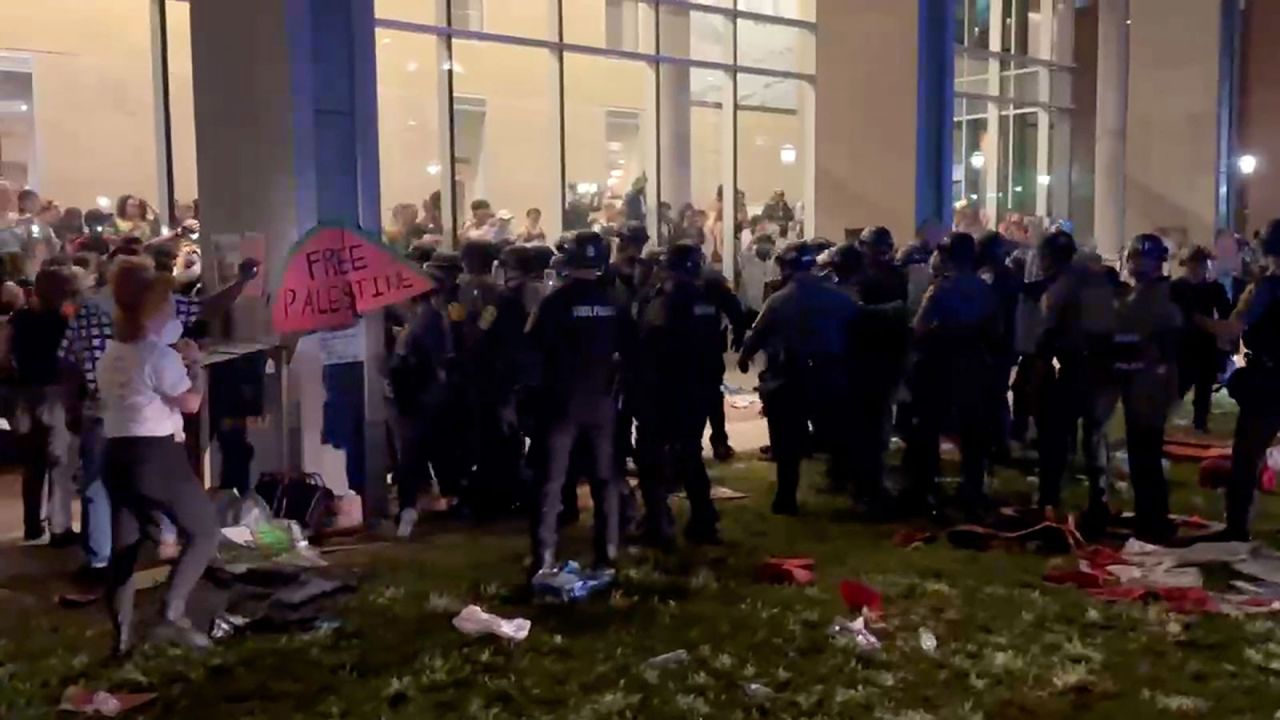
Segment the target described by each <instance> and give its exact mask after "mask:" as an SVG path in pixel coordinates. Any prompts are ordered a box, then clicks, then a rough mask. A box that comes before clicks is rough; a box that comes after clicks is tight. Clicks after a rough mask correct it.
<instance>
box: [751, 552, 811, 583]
mask: <svg viewBox="0 0 1280 720" xmlns="http://www.w3.org/2000/svg"><path fill="white" fill-rule="evenodd" d="M814 567H815V563H814V561H813V558H769V559H768V560H765V561H764V562H762V563H760V566H759V567H758V568H756V580H757V581H758V582H763V583H772V584H774V585H812V584H813V582H814V580H816V579H817V575H815V573H814Z"/></svg>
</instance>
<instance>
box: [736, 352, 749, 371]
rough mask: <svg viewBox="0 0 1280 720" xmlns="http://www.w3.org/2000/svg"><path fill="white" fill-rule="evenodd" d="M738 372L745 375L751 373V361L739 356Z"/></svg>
mask: <svg viewBox="0 0 1280 720" xmlns="http://www.w3.org/2000/svg"><path fill="white" fill-rule="evenodd" d="M738 370H740V371H741V372H743V373H749V372H751V361H750V360H748V359H747V358H746V356H745V355H739V356H738Z"/></svg>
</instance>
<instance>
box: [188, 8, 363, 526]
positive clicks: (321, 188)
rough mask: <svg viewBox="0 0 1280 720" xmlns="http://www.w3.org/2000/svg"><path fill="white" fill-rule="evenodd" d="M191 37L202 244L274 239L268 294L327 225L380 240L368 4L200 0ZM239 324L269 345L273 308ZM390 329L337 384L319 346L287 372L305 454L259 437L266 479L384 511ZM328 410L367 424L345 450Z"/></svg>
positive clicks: (244, 313)
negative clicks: (314, 231) (353, 496)
mask: <svg viewBox="0 0 1280 720" xmlns="http://www.w3.org/2000/svg"><path fill="white" fill-rule="evenodd" d="M246 17H252V18H253V22H251V23H246V22H245V21H244V19H245V18H246ZM191 26H192V65H193V90H194V97H195V125H196V152H197V167H198V173H199V186H200V195H201V197H200V200H201V220H202V223H203V226H204V234H205V235H206V236H209V237H214V236H218V235H226V234H240V233H245V232H261V233H263V234H265V235H266V237H267V252H266V256H267V257H266V260H265V263H266V267H265V271H266V273H267V277H268V288H269V289H270V288H272V287H274V284H275V283H278V281H279V277H278V273H279V272H280V270H281V268H282V267H283V263H284V260H285V257H286V255H287V254H288V251H289V249H290V247H291V246H292V245H293V244H294V242H296V241H297V239H298V238H299V236H300V235H301V234H302V233H303V232H305V231H306V230H307V229H309V228H310V227H312V226H313V225H315V224H316V223H317V222H318V221H330V222H342V223H347V224H350V225H359V226H363V227H364V228H366V229H369V230H373V231H377V230H378V222H379V220H378V215H379V212H378V208H379V202H378V175H379V173H378V152H377V151H378V143H377V117H376V113H377V101H376V87H377V76H376V69H375V64H374V49H373V42H374V40H373V2H372V0H310V1H308V0H193V2H192V3H191ZM236 320H237V331H236V334H237V336H239V337H241V338H243V339H259V340H271V339H272V333H271V330H270V326H269V315H268V314H267V313H266V312H265V305H264V304H261V303H258V304H255V303H252V302H251V301H249V300H247V299H246V300H242V302H241V307H240V308H238V311H237V317H236ZM381 327H382V321H381V316H380V315H374V316H370V317H368V318H366V319H365V322H364V323H363V328H364V331H365V336H364V337H363V338H361V337H359V336H357V338H356V341H355V343H354V344H355V345H357V346H359V345H361V343H363V348H361V350H362V353H360V354H362V355H363V357H364V360H365V361H364V363H346V364H345V366H341V370H340V372H337V373H335V372H334V368H333V367H330V368H329V369H328V370H326V369H325V368H324V367H323V359H324V358H323V354H322V353H320V352H319V349H318V345H319V343H318V342H309V341H310V340H313V339H314V338H313V337H312V336H308V338H304V342H300V343H299V346H298V352H297V355H296V356H295V359H294V362H293V363H291V365H290V374H291V381H292V383H291V384H292V385H293V386H294V387H295V388H296V391H295V392H293V393H291V394H292V395H293V396H294V397H298V398H299V404H298V405H295V406H293V407H289V408H285V417H286V418H287V421H288V422H290V424H294V423H296V426H297V427H296V432H297V436H298V439H299V440H300V442H297V443H292V444H291V445H292V447H294V448H295V449H296V448H301V450H302V452H301V456H300V457H297V456H295V457H290V458H285V457H279V456H278V453H277V451H278V448H275V447H273V446H272V444H271V443H269V442H268V443H264V442H262V441H261V440H262V438H255V440H258V442H255V445H256V446H257V450H258V457H257V464H258V466H259V467H258V468H257V470H264V469H281V468H297V467H301V468H302V469H304V470H307V471H314V472H319V473H321V474H322V475H323V476H324V478H325V481H326V483H328V484H329V485H330V486H331V487H335V488H337V489H342V488H343V487H344V486H346V485H347V484H348V482H352V483H358V482H362V481H364V482H363V484H364V486H365V491H366V492H365V510H366V513H368V514H370V515H380V514H381V513H382V512H383V511H385V506H386V503H385V482H384V481H383V480H384V478H385V476H386V471H385V452H384V449H385V440H384V438H385V434H384V432H383V423H384V418H385V411H384V408H383V403H382V398H381V394H382V393H381V389H382V384H381V381H380V379H379V378H378V376H377V373H376V371H375V370H374V369H375V368H377V367H378V366H379V363H380V361H381V357H380V353H381V347H382V342H381V338H382V333H381ZM335 375H342V378H339V379H337V381H335ZM339 387H341V388H342V390H341V392H342V394H341V395H337V394H334V395H332V397H329V395H330V393H338V392H339ZM320 389H323V392H317V390H320ZM326 399H329V400H333V401H337V402H339V403H340V404H342V405H343V406H345V407H349V408H350V413H351V414H350V415H348V417H350V416H351V415H359V416H363V417H364V419H365V423H364V427H363V428H360V429H357V431H356V432H355V433H354V435H353V437H351V438H349V439H348V444H347V446H346V447H345V448H343V449H338V448H335V447H334V446H332V445H329V444H326V442H325V440H324V438H323V436H322V430H323V428H324V415H325V413H324V403H325V401H326ZM337 414H338V415H341V414H342V413H337ZM294 418H296V420H294ZM273 453H276V455H275V456H273ZM361 457H363V458H364V459H365V462H364V463H360V462H358V461H356V458H361ZM366 480H367V481H366Z"/></svg>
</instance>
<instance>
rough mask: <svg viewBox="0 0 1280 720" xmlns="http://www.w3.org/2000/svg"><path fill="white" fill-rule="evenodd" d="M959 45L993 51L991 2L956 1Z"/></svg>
mask: <svg viewBox="0 0 1280 720" xmlns="http://www.w3.org/2000/svg"><path fill="white" fill-rule="evenodd" d="M955 41H956V44H957V45H963V46H964V47H970V48H981V49H983V50H990V49H991V0H956V37H955Z"/></svg>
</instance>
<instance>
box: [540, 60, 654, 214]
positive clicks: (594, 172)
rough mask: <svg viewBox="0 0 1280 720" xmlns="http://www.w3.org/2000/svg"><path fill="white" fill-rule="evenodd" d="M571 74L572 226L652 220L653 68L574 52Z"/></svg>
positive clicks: (567, 72)
mask: <svg viewBox="0 0 1280 720" xmlns="http://www.w3.org/2000/svg"><path fill="white" fill-rule="evenodd" d="M564 77H565V99H564V111H565V117H564V128H565V152H564V155H565V167H566V173H567V175H566V181H567V187H566V188H565V190H566V197H565V200H566V204H565V208H564V229H565V230H578V229H582V228H586V227H591V226H593V225H601V226H613V227H621V226H622V225H624V224H625V223H626V222H628V221H637V222H645V221H646V220H647V219H649V218H651V217H652V213H653V212H655V211H656V208H651V207H650V203H652V202H653V201H654V200H655V198H654V197H653V195H652V193H653V189H652V188H650V187H649V180H650V177H651V172H650V168H652V167H653V166H654V164H655V163H656V158H655V156H654V154H653V153H654V151H655V145H654V133H655V127H656V124H655V118H654V116H653V112H654V110H653V98H654V94H653V70H652V68H651V67H650V66H649V65H647V64H645V63H641V62H633V61H627V60H614V59H610V58H601V57H593V56H586V55H574V54H567V55H565V58H564ZM551 177H554V175H551ZM650 232H653V227H652V225H650Z"/></svg>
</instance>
